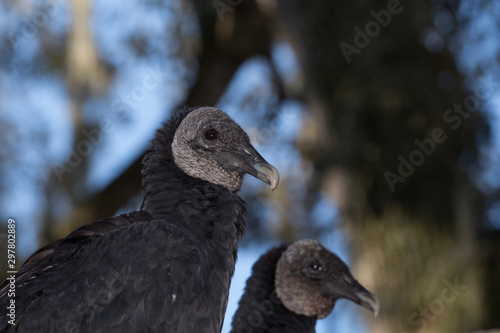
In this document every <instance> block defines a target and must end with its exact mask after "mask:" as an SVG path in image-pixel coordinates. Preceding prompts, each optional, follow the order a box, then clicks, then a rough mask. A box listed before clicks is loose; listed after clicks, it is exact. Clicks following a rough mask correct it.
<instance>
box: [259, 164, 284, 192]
mask: <svg viewBox="0 0 500 333" xmlns="http://www.w3.org/2000/svg"><path fill="white" fill-rule="evenodd" d="M253 168H254V169H255V170H256V171H257V176H256V177H257V178H259V179H260V180H262V181H263V182H264V183H266V184H267V185H271V190H274V189H275V188H276V187H277V186H278V183H279V182H280V174H279V173H278V170H277V169H276V168H275V167H274V166H272V165H271V164H268V163H267V162H264V163H262V162H261V163H257V164H254V165H253Z"/></svg>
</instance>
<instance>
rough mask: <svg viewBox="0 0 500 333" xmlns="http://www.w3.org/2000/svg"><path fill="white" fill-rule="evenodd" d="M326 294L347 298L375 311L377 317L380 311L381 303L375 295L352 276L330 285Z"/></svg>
mask: <svg viewBox="0 0 500 333" xmlns="http://www.w3.org/2000/svg"><path fill="white" fill-rule="evenodd" d="M326 292H327V293H328V294H329V295H330V296H331V297H334V298H346V299H348V300H350V301H352V302H354V303H356V304H359V305H361V306H362V307H364V308H366V309H368V310H371V311H373V315H374V316H375V317H376V316H377V315H378V314H379V311H380V303H379V301H378V299H377V297H376V296H375V295H373V294H372V293H370V292H369V291H368V290H366V289H365V287H363V286H362V285H361V284H360V283H359V282H358V281H356V280H355V279H354V278H353V277H352V276H351V275H349V274H344V278H343V279H342V280H341V281H338V282H337V283H331V284H328V286H327V289H326Z"/></svg>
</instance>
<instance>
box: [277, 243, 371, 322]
mask: <svg viewBox="0 0 500 333" xmlns="http://www.w3.org/2000/svg"><path fill="white" fill-rule="evenodd" d="M275 289H276V293H277V295H278V297H279V298H280V300H281V302H282V303H283V305H284V306H285V307H286V308H287V309H288V310H290V311H293V312H295V313H297V314H301V315H305V316H312V317H317V318H324V317H326V316H327V315H328V314H329V313H330V312H331V311H332V310H333V307H334V306H335V302H336V301H337V299H339V298H346V299H349V300H351V301H353V302H354V303H357V304H359V305H361V306H363V307H365V308H367V309H369V310H372V311H373V312H374V314H375V316H376V315H377V314H378V311H379V303H378V300H377V298H376V297H375V296H374V295H372V294H371V293H369V292H368V291H367V290H366V289H365V288H364V287H363V286H362V285H361V284H359V283H358V282H357V281H356V280H355V279H354V278H353V277H352V275H351V273H350V271H349V268H348V267H347V265H346V264H345V263H344V262H343V261H342V260H341V259H340V258H339V257H337V256H336V255H335V254H333V253H332V252H330V251H328V250H327V249H325V248H324V247H323V246H322V245H321V244H320V243H318V242H317V241H314V240H310V239H307V240H301V241H297V242H295V243H293V244H292V245H290V246H289V247H288V248H287V249H286V251H285V252H284V253H283V254H282V256H281V258H280V259H279V261H278V265H277V268H276V276H275Z"/></svg>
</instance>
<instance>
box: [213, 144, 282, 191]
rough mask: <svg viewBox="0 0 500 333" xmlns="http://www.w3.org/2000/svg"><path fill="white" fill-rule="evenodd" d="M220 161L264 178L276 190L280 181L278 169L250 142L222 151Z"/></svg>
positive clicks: (242, 171)
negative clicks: (234, 148) (235, 148)
mask: <svg viewBox="0 0 500 333" xmlns="http://www.w3.org/2000/svg"><path fill="white" fill-rule="evenodd" d="M219 161H220V162H222V163H223V164H225V165H227V166H228V167H229V168H233V169H236V170H238V171H239V172H240V173H242V174H243V173H248V174H250V175H252V176H254V177H255V178H258V179H260V180H262V181H263V182H264V183H266V184H268V185H270V186H271V190H274V189H275V188H276V187H277V186H278V183H279V181H280V174H279V173H278V170H276V168H275V167H274V166H272V165H271V164H269V163H267V161H266V160H265V159H264V158H263V157H262V156H261V155H260V154H259V152H258V151H257V150H256V149H255V148H254V147H253V146H252V145H251V144H250V142H245V143H243V144H242V145H241V146H239V147H238V148H237V150H232V151H223V152H220V155H219Z"/></svg>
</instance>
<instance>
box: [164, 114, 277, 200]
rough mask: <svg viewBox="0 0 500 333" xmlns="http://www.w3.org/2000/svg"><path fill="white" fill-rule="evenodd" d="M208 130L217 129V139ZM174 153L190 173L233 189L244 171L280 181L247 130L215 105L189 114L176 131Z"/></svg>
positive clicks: (176, 159)
mask: <svg viewBox="0 0 500 333" xmlns="http://www.w3.org/2000/svg"><path fill="white" fill-rule="evenodd" d="M207 130H215V131H217V139H215V140H208V139H207V138H206V136H205V133H206V131H207ZM172 154H173V156H174V160H175V163H176V164H177V166H178V167H179V168H180V169H182V170H183V171H184V172H185V173H187V174H188V175H190V176H192V177H195V178H199V179H202V180H205V181H207V182H210V183H212V184H217V185H222V186H224V187H226V188H227V189H228V190H229V191H232V192H234V191H237V190H239V189H240V187H241V183H242V179H243V175H244V174H245V173H249V174H251V175H253V176H254V177H257V178H259V179H261V180H262V181H264V182H266V183H268V184H270V185H271V187H272V188H273V189H274V187H276V186H277V184H278V181H279V174H278V172H277V170H276V168H275V167H273V166H271V165H270V164H268V163H267V162H266V161H265V160H264V158H263V157H262V156H260V154H259V153H258V152H257V151H256V150H255V148H254V147H253V146H252V145H251V143H250V140H249V138H248V135H247V134H246V133H245V131H243V129H242V128H241V127H240V126H239V125H238V124H236V123H235V122H234V121H233V120H232V119H231V118H230V117H229V116H228V115H227V114H225V113H224V112H222V111H221V110H219V109H216V108H211V107H201V108H198V109H196V110H194V111H192V112H190V113H188V114H187V115H186V117H185V118H184V119H183V120H182V122H181V123H180V125H179V126H178V128H177V130H176V131H175V135H174V139H173V142H172Z"/></svg>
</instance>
